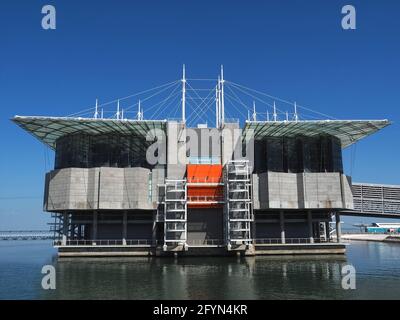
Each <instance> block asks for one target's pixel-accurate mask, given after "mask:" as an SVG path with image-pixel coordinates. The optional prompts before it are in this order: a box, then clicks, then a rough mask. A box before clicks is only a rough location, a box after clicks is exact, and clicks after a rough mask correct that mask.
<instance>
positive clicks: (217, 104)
mask: <svg viewBox="0 0 400 320" xmlns="http://www.w3.org/2000/svg"><path fill="white" fill-rule="evenodd" d="M215 127H216V128H217V129H218V128H219V77H218V83H217V86H216V87H215Z"/></svg>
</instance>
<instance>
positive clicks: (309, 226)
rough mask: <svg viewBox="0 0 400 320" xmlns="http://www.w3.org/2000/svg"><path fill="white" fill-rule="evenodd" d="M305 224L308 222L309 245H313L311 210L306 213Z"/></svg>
mask: <svg viewBox="0 0 400 320" xmlns="http://www.w3.org/2000/svg"><path fill="white" fill-rule="evenodd" d="M307 222H308V234H309V237H310V243H314V236H313V225H312V213H311V210H309V211H307Z"/></svg>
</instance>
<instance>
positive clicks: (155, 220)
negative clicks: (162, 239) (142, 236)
mask: <svg viewBox="0 0 400 320" xmlns="http://www.w3.org/2000/svg"><path fill="white" fill-rule="evenodd" d="M151 241H152V244H153V245H154V246H155V245H156V243H157V211H154V212H153V229H152V233H151Z"/></svg>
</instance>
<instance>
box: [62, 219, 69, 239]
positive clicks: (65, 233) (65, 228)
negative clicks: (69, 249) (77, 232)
mask: <svg viewBox="0 0 400 320" xmlns="http://www.w3.org/2000/svg"><path fill="white" fill-rule="evenodd" d="M68 222H69V221H68V213H67V212H64V215H63V233H62V245H63V246H66V245H67V240H68V239H67V237H68Z"/></svg>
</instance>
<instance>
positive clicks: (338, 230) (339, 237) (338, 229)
mask: <svg viewBox="0 0 400 320" xmlns="http://www.w3.org/2000/svg"><path fill="white" fill-rule="evenodd" d="M335 220H336V238H337V242H341V241H342V229H341V226H340V214H339V212H335Z"/></svg>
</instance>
